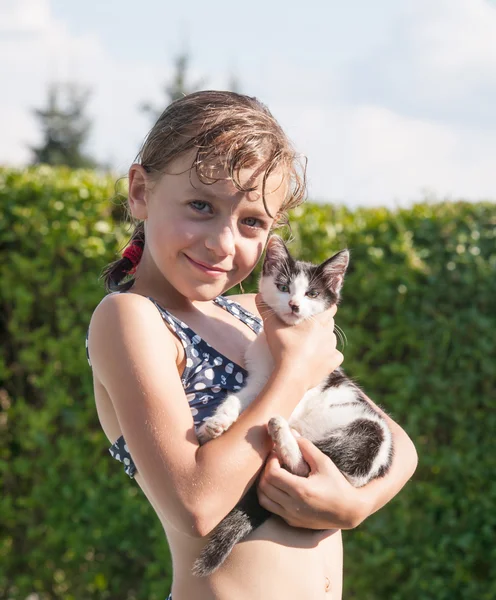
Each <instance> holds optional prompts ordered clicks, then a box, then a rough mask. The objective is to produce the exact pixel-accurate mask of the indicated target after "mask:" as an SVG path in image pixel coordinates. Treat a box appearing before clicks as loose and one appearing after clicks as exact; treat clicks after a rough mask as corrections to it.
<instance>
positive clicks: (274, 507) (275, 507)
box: [258, 487, 286, 519]
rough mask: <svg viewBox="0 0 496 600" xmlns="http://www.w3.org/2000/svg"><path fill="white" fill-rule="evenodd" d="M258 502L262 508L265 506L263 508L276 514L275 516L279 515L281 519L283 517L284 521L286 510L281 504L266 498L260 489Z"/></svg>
mask: <svg viewBox="0 0 496 600" xmlns="http://www.w3.org/2000/svg"><path fill="white" fill-rule="evenodd" d="M258 501H259V503H260V506H263V508H265V509H266V510H268V511H269V512H271V513H274V514H275V515H279V516H280V517H282V518H283V519H284V516H285V514H286V511H285V510H284V508H283V507H282V506H281V505H280V504H278V503H277V502H274V501H273V500H271V499H270V498H269V497H268V496H266V495H265V494H264V493H263V492H262V491H261V490H260V487H259V488H258Z"/></svg>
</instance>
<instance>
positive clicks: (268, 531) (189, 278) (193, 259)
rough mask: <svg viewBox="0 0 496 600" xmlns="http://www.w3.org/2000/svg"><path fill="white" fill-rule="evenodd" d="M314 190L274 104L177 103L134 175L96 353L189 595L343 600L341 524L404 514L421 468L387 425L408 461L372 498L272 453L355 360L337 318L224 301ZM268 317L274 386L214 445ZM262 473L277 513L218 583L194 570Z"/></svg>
mask: <svg viewBox="0 0 496 600" xmlns="http://www.w3.org/2000/svg"><path fill="white" fill-rule="evenodd" d="M304 192H305V190H304V176H303V175H301V174H300V169H299V165H298V160H297V158H296V155H295V153H294V150H293V149H292V147H291V145H290V143H289V141H288V139H287V138H286V136H285V134H284V133H283V131H282V130H281V128H280V126H279V125H278V123H277V122H276V121H275V119H274V118H273V117H272V115H271V114H270V112H269V111H268V110H267V108H266V107H265V106H263V105H262V104H261V103H260V102H258V101H257V100H256V99H254V98H249V97H246V96H241V95H238V94H234V93H230V92H212V91H207V92H198V93H195V94H191V95H189V96H186V97H184V98H182V99H180V100H178V101H176V102H174V103H173V104H171V105H170V106H169V107H168V108H167V109H166V110H165V111H164V113H163V114H162V115H161V117H160V118H159V119H158V121H157V123H156V124H155V126H154V127H153V128H152V130H151V132H150V133H149V135H148V137H147V139H146V140H145V142H144V144H143V147H142V149H141V151H140V153H139V160H138V161H137V163H136V164H133V165H132V166H131V168H130V170H129V197H128V201H129V208H130V212H131V214H132V216H133V217H134V218H135V219H136V220H137V225H136V229H135V231H134V234H133V236H132V240H131V244H130V246H129V247H128V248H127V249H126V251H125V252H124V256H123V257H122V258H121V259H120V260H118V261H116V262H114V263H113V264H111V265H110V266H109V267H108V268H107V269H106V271H105V278H106V284H107V289H108V291H113V292H117V293H112V294H109V295H107V296H106V297H105V298H104V299H103V300H102V301H101V302H100V304H99V305H98V306H97V308H96V309H95V311H94V313H93V316H92V319H91V323H90V327H89V331H88V338H87V348H88V360H90V359H91V362H90V364H91V366H92V369H93V376H94V388H95V399H96V406H97V410H98V416H99V419H100V422H101V425H102V427H103V430H104V431H105V433H106V435H107V437H108V439H109V441H110V442H111V443H112V446H111V448H110V452H111V454H112V455H113V456H114V458H115V459H117V460H119V461H121V462H122V463H123V464H124V469H125V472H126V473H127V474H128V475H129V476H130V477H134V478H135V479H136V481H137V482H138V484H139V486H140V487H141V489H142V490H143V492H144V494H145V495H146V497H147V498H148V500H149V501H150V503H151V504H152V506H153V508H154V509H155V511H156V513H157V515H158V517H159V518H160V520H161V522H162V525H163V527H164V531H165V534H166V536H167V539H168V543H169V546H170V550H171V554H172V563H173V584H172V598H173V599H174V600H232V599H236V600H253V599H255V598H257V599H259V600H277V599H279V598H280V599H281V600H282V599H284V600H301V599H302V598H309V599H315V600H318V599H322V600H324V599H328V598H333V599H334V600H337V599H339V598H341V586H342V544H341V529H349V528H353V527H355V526H357V525H358V524H359V523H360V522H362V521H363V520H364V519H365V518H366V517H367V516H368V515H370V514H371V513H373V512H375V511H376V510H378V509H379V508H380V507H382V506H383V505H384V504H386V502H388V501H389V500H390V499H391V498H392V497H393V496H394V495H395V494H397V493H398V491H399V490H400V489H401V487H402V486H403V485H404V484H405V483H406V481H407V480H408V479H409V478H410V476H411V475H412V473H413V471H414V470H415V466H416V452H415V449H414V447H413V444H412V443H411V441H410V440H409V438H408V436H407V435H406V434H405V432H404V431H403V430H402V429H401V428H400V427H399V426H398V425H397V424H395V423H394V422H393V421H392V420H391V419H390V418H389V417H387V415H385V418H386V419H387V421H388V423H389V425H390V427H391V431H392V433H393V437H394V445H395V449H396V455H395V458H394V461H393V465H392V467H391V469H390V472H389V473H388V475H387V476H386V477H385V478H384V479H381V480H375V481H373V482H371V483H370V484H368V485H367V486H365V487H364V488H360V489H356V488H353V487H352V486H351V485H350V484H349V483H348V482H347V480H346V479H345V478H344V477H343V476H342V475H341V473H340V472H339V471H338V470H337V468H336V467H335V466H334V465H333V463H332V462H331V461H330V460H329V459H328V458H327V457H326V456H325V455H323V454H321V453H320V451H318V450H317V449H316V448H315V446H313V444H311V443H310V442H309V441H308V440H305V439H303V438H300V439H299V445H300V447H301V450H302V453H303V455H304V457H305V459H306V461H307V462H308V464H309V465H310V467H311V474H310V476H309V477H308V478H302V477H296V476H294V475H291V474H290V473H288V472H287V471H285V470H284V469H282V468H281V467H280V465H279V463H278V461H277V459H276V458H275V456H273V455H272V454H271V443H270V441H269V440H270V438H269V436H268V434H267V431H266V424H267V422H268V420H269V419H270V418H271V417H272V416H274V415H276V414H279V415H282V416H284V417H286V418H287V417H289V415H290V414H291V412H292V410H293V409H294V408H295V406H296V405H297V403H298V401H299V400H300V399H301V398H302V396H303V395H304V394H305V392H306V391H307V390H308V389H309V388H311V387H313V386H315V385H316V384H317V383H318V382H320V381H321V380H322V379H323V378H324V376H325V375H327V374H328V373H330V372H332V371H333V370H334V369H335V368H337V367H338V366H339V365H340V364H341V361H342V360H343V356H342V355H341V353H340V352H338V351H337V350H336V338H335V336H334V333H333V330H334V319H333V317H334V313H335V309H330V310H328V311H326V312H325V313H323V314H321V315H319V316H318V317H316V318H315V319H314V320H311V321H306V322H303V323H301V324H299V325H296V326H292V327H288V326H286V325H284V324H283V323H282V322H279V320H278V319H275V318H273V319H270V318H266V319H264V315H263V311H262V310H260V308H261V307H260V301H259V298H258V296H257V297H255V295H254V294H244V295H240V296H235V297H233V296H230V297H229V299H227V298H225V297H224V296H222V295H221V294H223V293H224V292H225V291H226V290H229V289H230V288H232V287H233V286H234V285H236V284H238V283H240V282H241V281H242V280H243V279H244V278H245V277H246V276H247V275H249V273H250V272H251V271H252V270H253V269H254V267H255V265H256V264H257V261H258V259H259V258H260V256H261V255H262V252H263V249H264V246H265V243H266V241H267V239H268V236H269V233H270V231H271V230H272V228H273V227H275V226H276V225H277V224H278V223H280V222H281V220H282V219H283V218H284V217H285V212H286V211H287V210H289V209H290V208H292V207H294V206H296V205H298V204H299V203H300V202H301V201H302V199H303V196H304ZM129 274H131V275H134V277H132V278H131V279H130V280H127V281H125V282H124V283H121V282H122V280H123V279H124V278H125V277H126V276H127V275H129ZM262 319H263V326H264V329H265V331H266V334H267V339H268V343H269V346H270V350H271V353H272V355H273V357H274V362H275V365H276V366H275V369H274V372H273V374H272V377H271V378H270V380H269V381H268V383H267V384H266V386H265V388H264V389H263V390H262V392H261V393H260V395H259V396H258V398H257V399H256V400H255V401H254V402H253V403H252V404H251V405H250V406H249V407H248V408H247V409H246V410H245V411H244V412H243V413H242V414H241V416H240V417H239V419H238V420H237V421H236V422H235V423H234V424H233V426H232V427H231V428H230V429H229V430H228V431H227V432H226V433H225V434H224V435H222V436H220V437H219V438H217V439H215V440H212V441H210V442H208V443H207V444H205V445H203V446H199V444H198V441H197V437H196V435H195V427H197V426H198V425H199V424H200V423H201V422H202V420H203V419H204V418H205V417H207V416H209V415H210V414H211V413H212V412H213V410H214V408H215V407H216V406H217V404H218V403H219V402H220V401H221V400H222V398H223V397H224V396H225V395H226V394H227V393H228V391H232V390H236V389H239V387H240V386H241V385H242V384H243V379H244V377H245V376H246V371H245V370H244V368H243V355H244V351H245V349H246V348H247V346H248V344H249V343H250V342H251V341H252V340H253V339H254V338H255V337H256V335H257V333H258V332H259V331H260V329H261V325H262ZM315 348H318V349H319V351H318V352H315ZM295 365H304V368H298V369H295ZM374 406H375V405H374ZM376 408H377V407H376ZM383 414H384V413H383ZM260 472H261V477H260V479H259V483H258V490H259V500H260V503H261V504H262V505H263V506H264V507H265V508H267V509H268V510H270V511H271V512H273V513H274V515H276V516H274V517H273V518H272V519H269V520H268V521H267V522H266V523H265V524H264V525H263V526H261V527H260V528H259V529H257V530H256V531H255V532H254V533H253V534H252V535H251V536H249V538H248V539H247V540H246V541H244V542H243V543H240V544H238V545H237V546H236V548H235V549H234V551H233V552H232V554H231V555H230V557H229V559H228V560H227V561H226V562H225V564H224V565H223V566H222V567H221V568H220V569H219V570H218V571H216V572H215V573H214V574H213V575H211V576H210V577H208V578H199V577H194V576H193V575H192V574H191V568H192V565H193V562H194V560H195V559H196V558H197V557H198V555H199V553H200V550H201V548H202V546H203V544H204V543H205V536H208V534H209V532H210V531H212V529H213V528H214V527H215V526H216V525H217V524H218V523H219V521H221V520H222V519H223V518H224V517H225V516H226V514H227V513H228V512H229V511H230V510H231V509H232V508H233V507H234V506H235V505H236V504H237V503H238V501H239V500H240V498H241V497H242V496H243V494H244V493H245V492H246V491H247V489H248V488H249V487H250V486H251V484H252V483H253V482H254V481H255V479H256V478H257V476H258V475H259V474H260ZM319 530H320V531H319ZM321 530H325V531H324V532H322V531H321Z"/></svg>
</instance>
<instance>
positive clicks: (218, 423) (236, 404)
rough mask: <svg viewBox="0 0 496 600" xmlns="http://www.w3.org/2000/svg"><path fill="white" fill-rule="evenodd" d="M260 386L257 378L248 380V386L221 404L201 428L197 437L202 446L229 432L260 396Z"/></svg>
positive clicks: (230, 395)
mask: <svg viewBox="0 0 496 600" xmlns="http://www.w3.org/2000/svg"><path fill="white" fill-rule="evenodd" d="M259 392H260V385H259V383H258V382H257V380H256V378H254V377H253V378H250V379H248V382H247V384H246V386H245V387H244V388H243V389H241V390H239V391H238V392H236V393H235V394H229V396H227V397H226V398H225V399H224V400H223V401H222V404H219V406H218V407H217V409H216V411H215V412H214V414H213V415H212V416H210V417H207V418H206V419H205V420H204V421H203V423H202V425H201V426H200V427H199V429H198V431H197V433H196V435H197V437H198V441H199V442H200V444H204V443H205V442H208V441H209V440H212V439H214V438H216V437H219V435H222V434H223V433H224V431H227V430H228V429H229V427H231V425H232V424H233V423H234V422H235V421H236V420H237V419H238V417H239V415H240V414H241V413H242V412H243V411H244V409H245V408H246V407H247V406H248V405H249V404H250V403H251V402H252V401H253V400H254V399H255V398H256V397H257V396H258V394H259Z"/></svg>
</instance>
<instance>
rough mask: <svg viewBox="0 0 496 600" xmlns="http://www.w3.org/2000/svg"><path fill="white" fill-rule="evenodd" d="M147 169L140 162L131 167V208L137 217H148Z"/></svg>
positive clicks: (129, 194)
mask: <svg viewBox="0 0 496 600" xmlns="http://www.w3.org/2000/svg"><path fill="white" fill-rule="evenodd" d="M146 177H147V175H146V171H145V169H144V168H143V167H142V166H141V165H138V164H136V163H135V164H133V165H131V168H130V169H129V192H128V201H129V210H130V211H131V214H132V215H133V217H134V218H135V219H142V220H144V219H146V218H147V216H148V206H147V203H146V181H147V179H146Z"/></svg>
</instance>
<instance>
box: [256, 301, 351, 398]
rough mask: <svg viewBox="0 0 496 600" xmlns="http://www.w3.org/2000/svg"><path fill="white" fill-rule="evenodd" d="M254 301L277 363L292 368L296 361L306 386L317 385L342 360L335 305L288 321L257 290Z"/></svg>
mask: <svg viewBox="0 0 496 600" xmlns="http://www.w3.org/2000/svg"><path fill="white" fill-rule="evenodd" d="M255 301H256V304H257V308H258V311H259V313H260V315H261V317H262V319H263V322H264V333H265V335H266V338H267V343H268V345H269V349H270V352H271V354H272V357H273V359H274V362H275V364H276V367H278V368H280V369H282V370H284V369H288V370H294V369H295V365H297V368H298V371H299V372H300V373H301V376H302V378H304V379H305V384H306V389H310V388H312V387H315V386H316V385H318V384H319V383H320V382H321V381H322V380H323V379H324V377H326V375H329V373H332V371H334V370H335V369H337V367H339V365H340V364H341V363H342V362H343V355H342V354H341V352H339V350H336V343H337V340H336V336H335V334H334V315H335V314H336V311H337V307H336V306H333V307H332V308H330V309H328V310H326V311H324V312H323V313H320V314H318V315H316V316H315V317H312V318H311V319H307V320H305V321H302V322H301V323H298V324H297V325H287V324H286V323H284V322H283V321H281V320H280V319H279V318H278V317H277V316H276V315H275V314H274V312H273V311H272V310H271V309H270V308H269V307H268V306H267V305H266V304H265V303H264V302H263V300H262V296H261V295H260V294H257V295H256V297H255Z"/></svg>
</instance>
